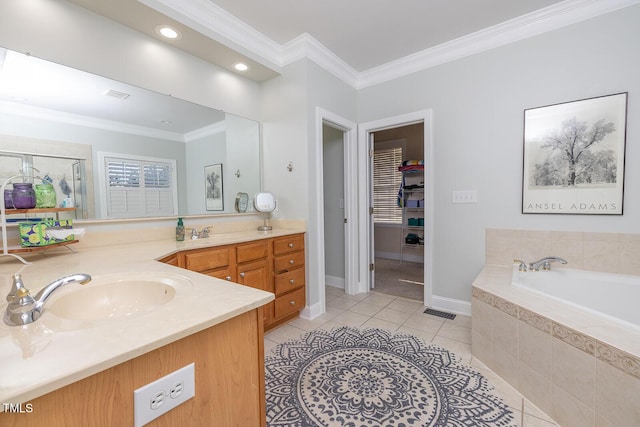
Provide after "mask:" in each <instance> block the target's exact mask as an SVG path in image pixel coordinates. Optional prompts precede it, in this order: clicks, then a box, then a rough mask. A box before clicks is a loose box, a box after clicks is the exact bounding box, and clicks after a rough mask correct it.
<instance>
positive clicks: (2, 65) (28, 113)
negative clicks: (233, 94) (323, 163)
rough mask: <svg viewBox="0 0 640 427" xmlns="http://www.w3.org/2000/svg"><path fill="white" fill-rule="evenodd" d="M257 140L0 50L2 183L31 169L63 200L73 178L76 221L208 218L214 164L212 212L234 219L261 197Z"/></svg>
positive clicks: (131, 90)
mask: <svg viewBox="0 0 640 427" xmlns="http://www.w3.org/2000/svg"><path fill="white" fill-rule="evenodd" d="M259 138H260V131H259V124H258V122H256V121H253V120H249V119H246V118H243V117H239V116H236V115H233V114H229V113H226V112H223V111H221V110H215V109H212V108H208V107H203V106H201V105H197V104H193V103H190V102H187V101H184V100H180V99H177V98H174V97H172V96H170V95H163V94H159V93H156V92H152V91H149V90H146V89H141V88H139V87H135V86H131V85H127V84H124V83H121V82H117V81H114V80H110V79H106V78H103V77H100V76H96V75H93V74H90V73H86V72H84V71H79V70H76V69H73V68H69V67H66V66H62V65H59V64H55V63H51V62H48V61H44V60H41V59H38V58H35V57H32V56H29V55H25V54H21V53H17V52H13V51H11V50H7V49H2V48H0V182H3V181H4V179H6V178H7V177H9V176H12V175H16V174H24V175H26V176H27V177H30V175H32V174H33V172H32V170H31V169H30V167H31V168H32V167H37V169H38V170H39V171H40V172H41V174H43V175H45V174H47V175H49V176H50V177H51V178H52V179H53V180H54V183H55V184H56V185H55V186H56V187H57V188H58V193H59V194H58V200H59V201H62V200H63V199H65V198H66V199H67V200H68V199H69V198H70V197H66V194H64V193H63V191H62V189H63V188H64V189H65V191H68V190H69V188H66V187H64V183H65V182H66V183H68V182H70V181H71V182H73V183H74V186H77V188H78V191H80V190H79V189H82V190H83V191H84V196H83V195H81V194H80V193H78V196H75V197H74V196H71V198H73V199H74V203H75V206H76V207H77V213H76V218H78V219H110V218H134V217H158V216H176V215H180V216H188V215H208V214H211V213H212V212H210V211H207V209H206V199H205V171H204V168H205V166H207V165H211V164H222V165H223V168H222V170H223V171H224V176H223V179H222V182H223V183H224V189H223V194H224V197H225V199H228V200H224V203H223V206H224V207H225V209H224V210H223V211H217V212H216V213H233V212H235V209H234V205H235V203H234V201H235V200H234V199H235V195H236V194H237V193H238V192H245V193H248V194H255V193H257V192H259V191H260V139H259ZM68 162H71V164H73V163H74V162H81V164H82V165H83V166H82V167H75V169H73V168H72V169H69V171H67V170H66V166H65V169H64V170H62V169H61V168H60V166H59V164H65V165H66V163H68ZM34 163H37V166H36V165H35V164H34ZM5 166H6V167H5ZM74 170H75V172H76V174H75V175H74V173H73V171H74ZM5 175H6V176H5ZM29 179H31V180H32V182H34V181H35V182H36V183H38V181H37V180H38V178H36V177H30V178H29ZM76 181H78V182H77V183H76ZM61 182H62V183H63V184H60V183H61ZM74 186H71V188H72V190H73V189H74V188H75V187H74ZM74 194H75V193H74Z"/></svg>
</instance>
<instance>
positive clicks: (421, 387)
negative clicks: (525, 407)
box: [265, 326, 516, 427]
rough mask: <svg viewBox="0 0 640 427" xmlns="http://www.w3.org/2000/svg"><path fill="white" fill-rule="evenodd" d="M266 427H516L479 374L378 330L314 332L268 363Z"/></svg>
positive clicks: (283, 347) (410, 339)
mask: <svg viewBox="0 0 640 427" xmlns="http://www.w3.org/2000/svg"><path fill="white" fill-rule="evenodd" d="M265 378H266V397H267V425H268V426H269V427H281V426H287V427H313V426H328V427H334V426H336V427H337V426H340V427H409V426H412V427H413V426H415V427H427V426H429V427H431V426H433V427H436V426H437V427H444V426H447V427H450V426H453V427H457V426H466V427H469V426H473V427H475V426H491V427H503V426H515V425H516V424H515V422H514V417H513V413H512V412H511V410H510V409H509V407H508V406H507V405H506V404H505V403H504V402H503V401H502V400H501V399H500V398H498V397H496V396H494V395H493V394H491V387H490V386H489V384H488V383H487V380H486V378H484V377H483V376H482V375H481V374H480V373H478V372H476V371H475V370H473V369H471V368H470V367H468V366H466V365H463V364H461V363H459V362H458V361H457V360H456V358H455V357H454V356H453V355H452V354H451V353H450V352H448V351H447V350H445V349H443V348H440V347H438V346H434V345H425V344H424V343H423V342H422V341H421V340H419V339H418V338H416V337H414V336H411V335H408V334H402V333H391V332H388V331H384V330H381V329H356V328H351V327H346V326H345V327H341V328H336V329H332V330H330V331H325V330H317V331H313V332H308V333H306V334H304V335H302V336H301V337H300V338H299V339H296V340H291V341H288V342H286V343H283V344H280V345H278V346H277V347H276V348H274V349H273V350H272V351H271V353H270V354H269V355H267V357H265Z"/></svg>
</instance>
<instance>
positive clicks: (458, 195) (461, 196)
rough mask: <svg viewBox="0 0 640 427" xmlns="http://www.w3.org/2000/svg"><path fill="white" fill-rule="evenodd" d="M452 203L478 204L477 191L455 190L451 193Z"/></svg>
mask: <svg viewBox="0 0 640 427" xmlns="http://www.w3.org/2000/svg"><path fill="white" fill-rule="evenodd" d="M451 203H478V192H477V191H476V190H454V191H452V192H451Z"/></svg>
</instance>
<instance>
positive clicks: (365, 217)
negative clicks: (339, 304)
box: [358, 110, 433, 306]
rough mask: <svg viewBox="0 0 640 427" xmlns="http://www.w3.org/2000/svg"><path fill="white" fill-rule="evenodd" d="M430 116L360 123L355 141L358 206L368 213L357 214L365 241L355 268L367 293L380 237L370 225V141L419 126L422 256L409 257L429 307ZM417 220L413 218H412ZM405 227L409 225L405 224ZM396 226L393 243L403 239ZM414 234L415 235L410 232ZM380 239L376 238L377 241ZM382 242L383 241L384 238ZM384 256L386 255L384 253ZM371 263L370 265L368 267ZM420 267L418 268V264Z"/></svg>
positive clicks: (372, 281) (427, 113)
mask: <svg viewBox="0 0 640 427" xmlns="http://www.w3.org/2000/svg"><path fill="white" fill-rule="evenodd" d="M431 115H432V112H431V110H423V111H417V112H414V113H408V114H404V115H401V116H395V117H390V118H386V119H381V120H376V121H372V122H367V123H362V124H361V125H360V126H359V127H360V129H359V137H358V140H359V141H360V142H359V145H360V147H362V151H360V152H359V155H358V168H359V170H360V171H362V172H361V173H360V180H359V184H358V188H359V203H360V205H361V206H369V209H368V211H366V212H364V209H363V210H362V211H361V213H360V217H359V219H360V221H359V222H360V230H361V236H365V235H366V239H365V238H361V240H360V245H361V246H360V247H361V248H362V249H364V250H361V251H360V263H359V265H360V266H361V270H360V274H361V277H365V278H366V280H365V282H366V285H367V287H366V290H371V289H375V285H376V280H375V278H376V275H377V273H378V266H375V260H376V258H377V257H376V249H375V247H376V246H375V241H376V239H378V238H380V237H381V236H376V232H375V222H374V215H373V206H374V203H373V194H372V191H371V190H372V188H373V184H372V182H373V177H372V171H373V165H372V163H373V161H372V160H373V153H374V152H373V149H374V146H373V144H374V141H375V140H376V137H375V135H376V133H378V132H383V131H387V132H388V134H387V137H388V138H389V139H394V138H396V139H401V138H399V137H398V136H397V135H395V136H393V137H392V136H391V135H392V134H393V132H398V130H397V129H399V128H403V127H409V126H412V125H421V126H422V153H421V154H422V160H423V162H422V163H423V165H424V172H423V185H422V186H423V188H422V191H423V196H422V200H423V201H422V204H423V205H422V206H424V208H423V217H422V225H421V223H420V222H419V220H418V226H419V227H421V230H422V241H420V239H419V237H420V236H417V237H418V239H417V241H418V242H419V243H421V244H422V247H421V250H422V254H417V255H415V254H414V255H413V256H414V257H415V256H417V257H418V259H417V261H420V258H421V261H422V263H420V262H417V263H416V264H418V265H417V266H416V265H414V267H422V268H421V271H420V268H416V269H418V270H419V272H418V276H419V274H420V272H421V273H422V283H423V286H422V291H423V293H422V301H423V304H424V305H426V306H431V304H432V278H433V270H432V253H433V247H432V242H433V189H432V185H433V162H432V158H433V155H432V143H431V141H432V127H431V123H432V121H431ZM378 135H385V134H384V133H379V134H378ZM412 160H420V159H412ZM417 206H420V204H418V205H417ZM416 217H417V216H416ZM404 218H405V220H406V219H408V218H407V217H404ZM407 225H409V224H408V223H407ZM396 227H400V230H401V234H400V235H398V234H397V233H396V235H398V236H399V239H395V241H396V243H397V244H400V243H398V240H400V241H401V242H402V241H403V240H404V239H405V238H406V237H407V236H406V234H408V233H406V231H405V230H404V229H403V225H402V224H400V225H398V224H396ZM414 234H417V233H414ZM378 240H380V239H378ZM385 240H386V239H385ZM412 241H416V240H412ZM378 255H380V250H378ZM387 255H388V254H387ZM380 258H381V257H378V259H380ZM387 258H392V261H395V262H396V263H400V262H402V264H404V263H405V262H414V261H415V260H416V259H415V258H414V259H412V260H411V259H405V257H404V254H402V257H400V256H399V255H396V256H395V258H397V259H396V260H393V258H394V257H393V256H387ZM372 264H373V266H372ZM420 264H422V265H420ZM362 266H365V268H366V267H368V268H367V270H368V271H365V270H364V268H363V267H362ZM407 266H408V265H405V267H407ZM379 267H383V270H384V265H383V263H382V264H381V265H380V266H379ZM383 270H380V274H384V273H383ZM405 270H408V268H405ZM390 274H392V275H394V274H395V275H396V276H397V275H398V273H397V272H391V273H390ZM413 278H415V275H410V276H408V278H407V279H406V280H408V281H418V280H413Z"/></svg>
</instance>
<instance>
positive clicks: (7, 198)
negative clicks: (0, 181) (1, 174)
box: [4, 188, 13, 209]
mask: <svg viewBox="0 0 640 427" xmlns="http://www.w3.org/2000/svg"><path fill="white" fill-rule="evenodd" d="M12 191H13V190H11V189H8V188H5V190H4V208H5V209H13V200H11V192H12Z"/></svg>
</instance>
